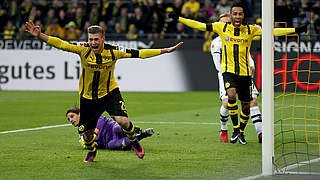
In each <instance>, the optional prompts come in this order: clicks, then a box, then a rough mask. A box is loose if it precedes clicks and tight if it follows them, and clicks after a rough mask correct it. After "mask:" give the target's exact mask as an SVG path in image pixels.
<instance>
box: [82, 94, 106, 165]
mask: <svg viewBox="0 0 320 180" xmlns="http://www.w3.org/2000/svg"><path fill="white" fill-rule="evenodd" d="M102 112H103V106H100V105H99V104H97V103H96V102H94V101H92V100H88V99H84V98H81V99H80V115H81V118H80V122H79V127H78V132H79V133H83V136H82V138H83V139H82V142H83V145H84V146H85V147H86V149H88V150H89V152H88V154H87V156H86V158H85V159H84V162H92V161H93V160H94V158H95V156H96V153H97V143H96V142H95V139H96V134H95V133H94V130H95V128H96V125H97V121H98V119H99V117H100V115H101V114H102Z"/></svg>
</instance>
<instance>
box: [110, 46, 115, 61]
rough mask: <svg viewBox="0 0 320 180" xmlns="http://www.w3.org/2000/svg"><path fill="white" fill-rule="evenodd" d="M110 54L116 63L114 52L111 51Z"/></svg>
mask: <svg viewBox="0 0 320 180" xmlns="http://www.w3.org/2000/svg"><path fill="white" fill-rule="evenodd" d="M110 53H111V56H112V61H115V60H116V57H115V56H114V52H113V50H112V49H110Z"/></svg>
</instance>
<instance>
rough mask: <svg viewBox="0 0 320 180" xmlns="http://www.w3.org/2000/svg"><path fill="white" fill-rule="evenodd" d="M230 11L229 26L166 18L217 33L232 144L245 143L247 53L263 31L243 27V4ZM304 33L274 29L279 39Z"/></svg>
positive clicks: (300, 29)
mask: <svg viewBox="0 0 320 180" xmlns="http://www.w3.org/2000/svg"><path fill="white" fill-rule="evenodd" d="M230 10H231V23H223V22H216V23H210V24H205V23H201V22H198V21H195V20H191V19H187V18H183V17H179V16H177V15H176V14H174V13H170V14H169V17H170V18H172V19H174V20H178V21H180V22H181V23H183V24H185V25H187V26H189V27H191V28H194V29H197V30H200V31H213V32H215V33H217V34H219V36H220V38H221V40H222V59H221V72H222V76H223V81H224V87H225V89H226V91H227V95H228V111H229V114H230V116H231V120H232V123H233V129H234V130H233V134H232V137H231V138H230V142H231V143H235V142H237V141H238V140H239V142H240V143H241V144H247V141H246V140H245V138H244V130H245V127H246V125H247V122H248V119H249V116H250V101H251V100H252V96H251V95H252V78H251V68H250V65H249V52H250V47H251V42H252V40H253V38H254V37H255V36H260V35H262V29H261V28H260V27H257V26H254V25H243V24H242V22H243V19H244V5H243V4H242V3H241V1H237V0H236V1H234V2H233V5H232V6H231V9H230ZM305 31H306V26H303V27H298V28H275V29H274V34H275V35H276V36H282V35H286V34H291V33H295V32H296V33H300V32H305ZM270 73H273V72H270ZM237 94H238V98H239V100H240V101H241V112H240V124H239V122H238V104H237Z"/></svg>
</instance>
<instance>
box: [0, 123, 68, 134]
mask: <svg viewBox="0 0 320 180" xmlns="http://www.w3.org/2000/svg"><path fill="white" fill-rule="evenodd" d="M64 126H71V124H60V125H54V126H43V127H37V128H29V129H18V130H12V131H2V132H0V134H8V133H15V132H24V131H34V130H40V129H50V128H56V127H64Z"/></svg>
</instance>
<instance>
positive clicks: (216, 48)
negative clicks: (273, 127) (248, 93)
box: [211, 14, 262, 143]
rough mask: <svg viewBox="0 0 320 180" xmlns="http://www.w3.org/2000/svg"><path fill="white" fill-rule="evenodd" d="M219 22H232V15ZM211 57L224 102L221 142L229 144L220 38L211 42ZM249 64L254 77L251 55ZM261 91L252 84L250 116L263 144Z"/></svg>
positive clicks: (221, 17) (221, 16)
mask: <svg viewBox="0 0 320 180" xmlns="http://www.w3.org/2000/svg"><path fill="white" fill-rule="evenodd" d="M219 22H224V23H226V22H231V14H221V15H220V17H219ZM211 55H212V58H213V62H214V65H215V67H216V69H217V71H218V80H219V92H220V100H221V102H222V105H221V108H220V123H221V131H220V142H228V127H227V122H228V119H229V111H228V109H227V107H228V96H227V95H226V90H225V88H224V85H223V84H224V83H223V76H222V73H221V58H222V41H221V38H220V36H217V37H216V38H214V39H213V40H212V42H211ZM249 64H250V67H251V71H252V73H251V74H252V76H253V74H254V69H255V67H254V61H253V59H252V58H251V55H250V53H249ZM258 96H259V91H258V89H257V88H256V86H255V85H254V83H253V82H252V101H251V102H250V114H251V119H252V123H253V124H254V126H255V128H256V132H257V135H258V140H259V143H261V142H262V119H261V113H260V110H259V106H258V100H257V98H258Z"/></svg>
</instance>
